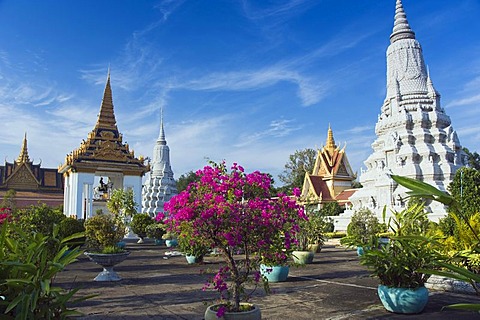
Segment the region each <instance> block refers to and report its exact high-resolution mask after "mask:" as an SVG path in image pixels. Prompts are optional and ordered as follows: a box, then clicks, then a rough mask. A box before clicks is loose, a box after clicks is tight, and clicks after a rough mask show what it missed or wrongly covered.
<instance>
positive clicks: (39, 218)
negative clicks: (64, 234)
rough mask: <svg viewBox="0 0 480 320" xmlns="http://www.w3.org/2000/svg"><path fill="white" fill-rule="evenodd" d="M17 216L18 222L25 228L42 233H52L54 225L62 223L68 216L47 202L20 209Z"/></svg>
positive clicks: (28, 230)
mask: <svg viewBox="0 0 480 320" xmlns="http://www.w3.org/2000/svg"><path fill="white" fill-rule="evenodd" d="M16 216H17V219H18V224H19V225H20V227H21V228H22V229H23V230H25V231H27V232H39V233H42V234H52V233H53V226H54V225H56V224H60V222H61V221H62V220H63V219H65V218H66V216H65V215H64V214H63V212H62V211H61V210H59V209H58V208H52V207H49V206H47V205H46V204H39V205H36V206H33V205H32V206H30V207H28V208H25V209H21V210H18V212H17V213H16Z"/></svg>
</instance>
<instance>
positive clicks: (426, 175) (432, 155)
mask: <svg viewBox="0 0 480 320" xmlns="http://www.w3.org/2000/svg"><path fill="white" fill-rule="evenodd" d="M375 133H376V135H377V138H376V140H375V141H374V142H373V144H372V148H373V153H372V154H371V155H370V156H369V157H368V158H367V160H366V161H365V162H364V163H365V166H366V170H365V171H364V170H362V172H361V177H360V183H361V184H362V185H363V188H362V189H360V190H359V191H357V192H356V193H355V194H354V195H353V196H352V197H350V201H351V203H352V205H353V210H358V209H360V208H363V207H368V208H370V209H371V210H373V211H374V212H376V213H377V214H378V216H379V217H381V213H382V210H383V208H384V206H385V205H386V206H387V207H388V208H395V209H397V210H398V209H401V208H402V207H404V206H405V204H406V193H405V192H406V190H405V189H404V188H403V187H401V186H398V185H397V184H396V183H395V182H394V181H393V180H392V179H390V178H389V174H396V175H401V176H406V177H410V178H414V179H418V180H422V181H424V182H427V183H429V184H431V185H433V186H436V187H437V188H439V189H441V190H446V188H447V186H448V185H449V183H450V182H451V181H452V179H453V176H454V174H455V172H456V170H457V169H458V168H460V167H461V166H463V165H464V162H465V154H464V153H463V151H462V147H461V145H460V141H459V140H458V137H457V134H456V132H455V130H454V129H453V127H452V125H451V120H450V117H449V116H448V115H447V114H446V113H445V110H444V109H443V108H442V107H441V105H440V94H439V93H438V92H437V91H436V90H435V88H434V86H433V83H432V80H431V78H430V73H429V71H428V70H427V68H426V67H425V63H424V60H423V54H422V47H421V46H420V43H419V42H418V41H417V40H416V39H415V33H414V32H413V31H412V29H411V28H410V25H409V23H408V21H407V16H406V14H405V12H404V9H403V4H402V1H401V0H397V2H396V10H395V22H394V27H393V32H392V34H391V35H390V46H389V47H388V49H387V94H386V98H385V101H384V102H383V105H382V108H381V113H380V115H379V116H378V122H377V124H376V126H375ZM428 205H429V206H428V208H427V210H429V211H430V212H431V214H430V215H429V216H430V219H432V220H434V221H436V220H438V219H439V218H440V217H443V216H444V215H445V214H446V211H445V208H444V206H443V205H441V204H439V203H436V202H432V203H428ZM387 211H390V210H387Z"/></svg>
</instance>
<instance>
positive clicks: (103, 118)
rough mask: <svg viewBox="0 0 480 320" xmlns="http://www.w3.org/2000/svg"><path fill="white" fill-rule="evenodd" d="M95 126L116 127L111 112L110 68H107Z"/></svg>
mask: <svg viewBox="0 0 480 320" xmlns="http://www.w3.org/2000/svg"><path fill="white" fill-rule="evenodd" d="M95 128H96V129H98V128H104V129H114V130H118V129H117V121H116V120H115V113H114V112H113V99H112V88H111V87H110V68H109V69H108V76H107V83H106V85H105V90H104V91H103V99H102V105H101V106H100V114H99V115H98V120H97V124H96V125H95Z"/></svg>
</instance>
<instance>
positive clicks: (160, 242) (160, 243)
mask: <svg viewBox="0 0 480 320" xmlns="http://www.w3.org/2000/svg"><path fill="white" fill-rule="evenodd" d="M164 243H165V241H164V240H163V239H155V245H157V246H162V245H163V244H164Z"/></svg>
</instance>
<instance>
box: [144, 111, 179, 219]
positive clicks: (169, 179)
mask: <svg viewBox="0 0 480 320" xmlns="http://www.w3.org/2000/svg"><path fill="white" fill-rule="evenodd" d="M150 169H151V170H150V176H149V177H147V179H146V181H145V184H144V186H143V190H142V213H148V214H150V215H151V216H156V214H157V213H158V212H163V205H164V203H165V202H167V201H169V200H170V199H171V198H172V197H173V196H174V195H176V194H177V193H178V191H177V184H176V182H175V179H174V178H173V171H172V168H171V165H170V148H169V147H168V146H167V140H166V139H165V130H164V126H163V108H161V111H160V131H159V134H158V138H157V141H156V143H155V146H154V148H153V156H152V162H151V163H150Z"/></svg>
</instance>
